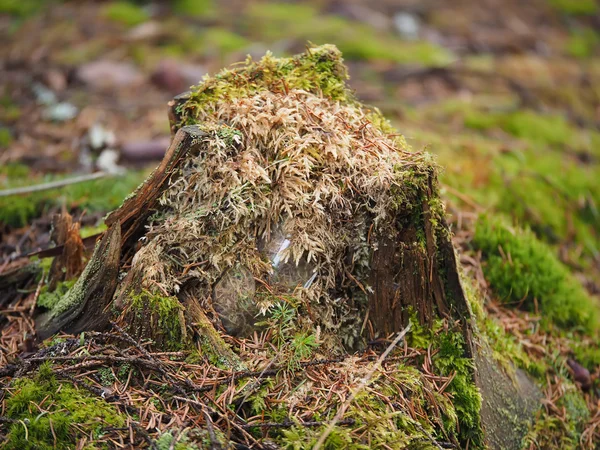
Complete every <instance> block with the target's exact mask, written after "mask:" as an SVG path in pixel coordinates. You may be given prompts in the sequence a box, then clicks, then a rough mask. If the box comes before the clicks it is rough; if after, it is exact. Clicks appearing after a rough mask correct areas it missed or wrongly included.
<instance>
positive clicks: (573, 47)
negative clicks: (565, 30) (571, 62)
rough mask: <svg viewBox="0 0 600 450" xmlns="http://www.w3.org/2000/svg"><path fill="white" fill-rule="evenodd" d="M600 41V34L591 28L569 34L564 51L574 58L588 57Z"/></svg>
mask: <svg viewBox="0 0 600 450" xmlns="http://www.w3.org/2000/svg"><path fill="white" fill-rule="evenodd" d="M599 43H600V36H599V35H598V33H597V32H596V31H594V30H592V29H591V28H584V29H583V30H581V31H579V32H576V33H573V34H571V36H570V37H569V40H568V41H567V43H566V45H565V50H566V52H567V53H568V54H569V55H571V56H574V57H576V58H588V57H589V56H591V55H592V54H593V53H594V50H595V49H596V48H597V47H598V44H599Z"/></svg>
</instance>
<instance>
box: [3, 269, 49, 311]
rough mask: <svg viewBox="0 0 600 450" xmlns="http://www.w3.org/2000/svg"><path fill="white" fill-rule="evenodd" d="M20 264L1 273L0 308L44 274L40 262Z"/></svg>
mask: <svg viewBox="0 0 600 450" xmlns="http://www.w3.org/2000/svg"><path fill="white" fill-rule="evenodd" d="M16 264H18V265H17V266H15V267H12V268H11V269H8V270H5V271H3V272H2V273H0V306H3V305H4V304H6V303H9V302H11V301H13V300H14V299H15V294H16V293H17V292H18V291H20V290H23V289H26V288H27V287H28V286H30V285H32V284H33V283H34V282H35V279H36V278H37V277H38V276H39V275H40V273H41V272H42V268H41V267H40V264H39V262H32V263H27V262H24V263H23V264H21V263H16Z"/></svg>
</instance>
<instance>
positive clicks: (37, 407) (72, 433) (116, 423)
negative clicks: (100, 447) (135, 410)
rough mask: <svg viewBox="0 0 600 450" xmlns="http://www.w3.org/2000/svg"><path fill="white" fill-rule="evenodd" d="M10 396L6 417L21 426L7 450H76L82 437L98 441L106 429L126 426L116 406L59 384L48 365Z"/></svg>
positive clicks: (14, 426) (16, 386) (15, 426)
mask: <svg viewBox="0 0 600 450" xmlns="http://www.w3.org/2000/svg"><path fill="white" fill-rule="evenodd" d="M8 395H9V397H8V399H7V400H6V410H5V412H4V414H5V415H6V416H7V417H9V418H11V419H13V420H16V421H17V422H15V423H13V424H12V425H11V426H10V429H9V431H8V435H7V439H6V441H5V442H4V444H3V445H2V448H3V449H6V450H12V449H14V450H28V449H31V450H46V449H48V450H50V449H56V448H62V449H73V448H75V444H76V442H77V440H78V439H79V438H81V437H84V436H86V435H93V436H94V438H96V439H98V438H99V437H100V436H101V434H102V429H103V428H105V427H122V426H124V425H125V423H126V418H125V417H124V416H123V415H121V414H120V413H119V412H118V411H117V410H116V409H115V407H114V406H112V405H110V404H108V403H106V402H104V401H102V400H100V399H98V398H96V397H92V396H90V395H89V394H88V393H87V392H84V391H80V390H78V389H77V388H76V387H74V386H73V385H72V384H70V383H66V382H59V381H57V380H56V378H55V377H54V375H53V373H52V369H51V367H50V365H48V364H45V365H42V366H41V367H40V369H39V371H38V374H37V375H36V376H35V378H33V379H30V378H19V379H17V380H15V381H14V382H13V383H12V385H11V387H10V388H9V389H8Z"/></svg>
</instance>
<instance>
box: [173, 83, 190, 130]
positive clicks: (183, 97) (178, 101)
mask: <svg viewBox="0 0 600 450" xmlns="http://www.w3.org/2000/svg"><path fill="white" fill-rule="evenodd" d="M189 98H190V92H184V93H182V94H179V95H177V96H176V97H175V98H173V100H171V101H170V102H169V124H170V127H171V136H175V134H176V133H177V131H178V130H179V122H180V121H181V114H180V113H179V108H180V107H181V105H183V104H184V103H185V102H186V101H188V100H189Z"/></svg>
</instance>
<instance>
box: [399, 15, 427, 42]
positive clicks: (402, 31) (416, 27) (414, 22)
mask: <svg viewBox="0 0 600 450" xmlns="http://www.w3.org/2000/svg"><path fill="white" fill-rule="evenodd" d="M394 28H395V29H396V31H397V32H398V34H399V35H400V36H402V37H403V38H405V39H409V40H413V41H414V40H416V39H418V38H419V31H420V29H421V24H420V21H419V18H418V17H417V16H415V15H414V14H410V13H407V12H399V13H396V14H395V15H394Z"/></svg>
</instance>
